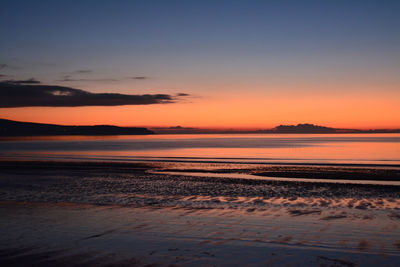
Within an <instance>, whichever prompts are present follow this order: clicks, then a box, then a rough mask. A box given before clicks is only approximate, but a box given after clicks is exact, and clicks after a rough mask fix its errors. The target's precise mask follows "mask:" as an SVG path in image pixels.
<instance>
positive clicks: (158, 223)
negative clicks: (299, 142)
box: [0, 162, 400, 266]
mask: <svg viewBox="0 0 400 267" xmlns="http://www.w3.org/2000/svg"><path fill="white" fill-rule="evenodd" d="M0 166H1V174H0V201H1V205H0V265H1V266H169V265H172V266H212V265H216V266H242V265H247V266H377V265H382V266H398V265H399V264H400V228H399V227H400V190H399V188H400V187H398V186H390V185H380V186H377V185H348V184H335V183H324V182H322V183H306V182H304V183H302V182H289V181H268V180H265V181H264V180H249V179H229V178H213V177H191V176H179V175H174V176H169V175H165V174H159V173H156V172H154V170H155V169H156V168H160V166H155V165H151V164H150V165H144V164H120V163H115V164H111V163H108V164H104V163H90V164H88V163H55V162H53V163H49V162H47V163H39V162H1V163H0ZM162 167H163V168H164V170H166V169H170V166H162ZM280 168H282V167H280ZM296 168H299V167H296ZM307 168H310V167H304V168H300V169H301V170H302V171H303V172H307ZM313 168H314V167H313ZM318 168H320V167H318ZM149 170H151V171H152V172H149ZM281 170H282V169H281ZM289 170H290V169H287V171H289ZM214 171H215V170H214ZM263 171H264V172H268V171H275V170H272V169H268V168H267V169H264V170H263ZM296 171H297V172H298V171H299V169H296ZM327 171H329V172H331V173H334V172H332V169H329V170H327ZM363 171H365V170H363ZM356 172H357V170H356ZM371 172H374V170H370V173H371ZM378 172H379V171H378ZM339 175H343V174H339ZM361 178H362V177H361ZM377 178H379V177H377ZM394 179H395V178H393V177H392V180H394Z"/></svg>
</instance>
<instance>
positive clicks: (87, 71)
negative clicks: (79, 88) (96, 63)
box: [73, 70, 93, 74]
mask: <svg viewBox="0 0 400 267" xmlns="http://www.w3.org/2000/svg"><path fill="white" fill-rule="evenodd" d="M92 72H93V71H92V70H76V71H74V72H73V73H76V74H89V73H92Z"/></svg>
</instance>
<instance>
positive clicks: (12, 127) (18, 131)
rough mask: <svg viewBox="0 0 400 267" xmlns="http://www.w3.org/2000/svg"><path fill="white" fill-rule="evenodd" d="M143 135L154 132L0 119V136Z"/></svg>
mask: <svg viewBox="0 0 400 267" xmlns="http://www.w3.org/2000/svg"><path fill="white" fill-rule="evenodd" d="M144 134H154V132H153V131H151V130H149V129H146V128H141V127H118V126H112V125H94V126H66V125H57V124H44V123H33V122H20V121H12V120H6V119H0V136H41V135H144Z"/></svg>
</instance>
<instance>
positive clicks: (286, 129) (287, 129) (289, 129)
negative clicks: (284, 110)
mask: <svg viewBox="0 0 400 267" xmlns="http://www.w3.org/2000/svg"><path fill="white" fill-rule="evenodd" d="M273 130H274V131H275V132H277V133H336V132H337V129H335V128H330V127H325V126H318V125H314V124H309V123H305V124H297V125H279V126H277V127H275V128H274V129H273Z"/></svg>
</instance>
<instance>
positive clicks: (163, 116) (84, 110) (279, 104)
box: [0, 89, 400, 129]
mask: <svg viewBox="0 0 400 267" xmlns="http://www.w3.org/2000/svg"><path fill="white" fill-rule="evenodd" d="M256 91H257V90H252V91H251V93H247V94H246V93H245V91H243V92H242V93H236V94H235V95H232V96H225V95H224V94H223V93H221V92H216V93H214V94H211V93H208V95H203V96H201V97H189V98H187V99H185V100H183V102H178V103H173V104H156V105H136V106H113V107H69V108H64V107H58V108H53V107H31V108H7V109H1V110H0V114H1V117H2V118H7V119H13V120H20V121H32V122H42V123H56V124H66V125H74V124H75V125H76V124H80V125H94V124H112V125H120V126H146V127H154V126H165V127H169V126H176V125H181V126H184V127H200V128H235V129H239V128H248V129H254V128H256V129H258V128H271V127H274V126H277V125H279V124H297V123H314V124H318V125H323V126H331V127H338V128H359V129H368V128H400V109H399V104H398V99H400V98H399V93H397V92H395V91H391V92H386V93H380V94H379V93H376V92H370V93H368V92H363V93H360V92H357V91H352V92H351V93H349V92H348V93H345V92H340V93H338V92H334V93H331V94H329V93H326V91H325V92H324V93H323V94H322V93H317V92H314V93H310V92H309V91H307V93H304V94H301V93H299V92H298V91H296V93H292V94H291V93H290V91H288V90H286V91H285V90H284V89H282V90H281V93H279V90H277V91H275V92H276V93H274V94H271V93H265V92H264V93H263V92H258V93H255V92H256Z"/></svg>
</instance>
